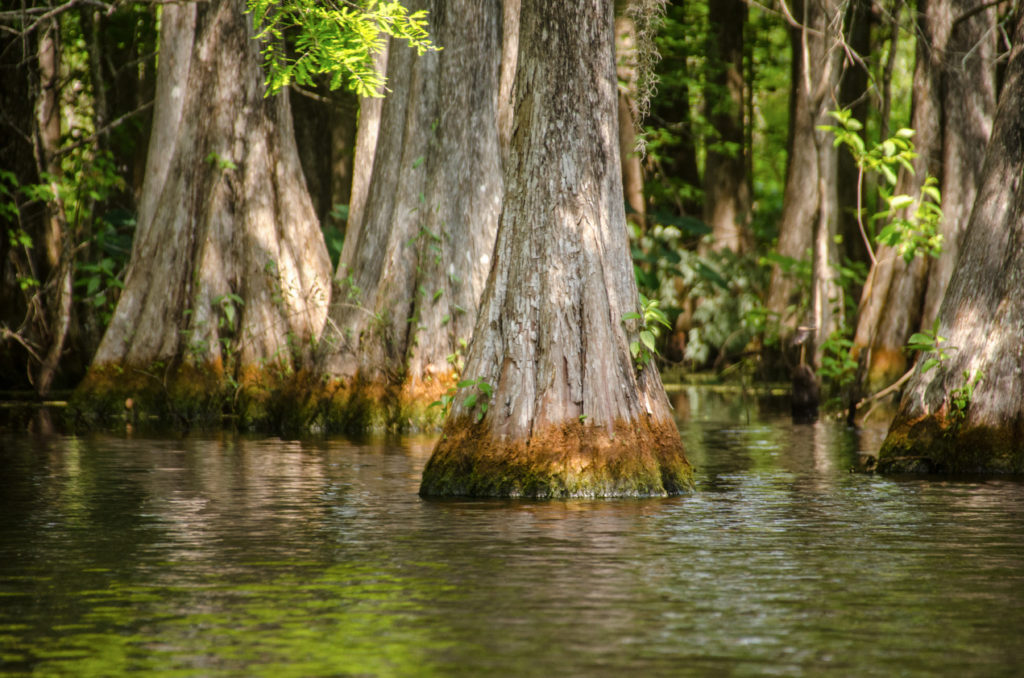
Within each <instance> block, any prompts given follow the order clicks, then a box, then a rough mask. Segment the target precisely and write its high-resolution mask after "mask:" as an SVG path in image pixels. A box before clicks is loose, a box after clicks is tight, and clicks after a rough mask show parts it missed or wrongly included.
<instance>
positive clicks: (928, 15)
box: [854, 0, 995, 393]
mask: <svg viewBox="0 0 1024 678" xmlns="http://www.w3.org/2000/svg"><path fill="white" fill-rule="evenodd" d="M982 4H984V0H971V1H970V2H953V1H952V0H927V1H923V0H922V1H921V2H919V3H918V12H919V14H918V31H917V35H918V46H917V64H916V67H915V69H914V94H913V97H914V98H913V103H912V113H911V127H912V128H913V129H914V130H916V132H917V134H916V135H915V146H916V151H917V154H918V157H917V158H915V159H914V161H913V164H914V172H913V173H910V172H901V173H900V179H899V182H898V184H897V186H896V193H897V194H906V195H911V196H915V197H916V196H918V195H919V193H920V190H921V186H922V185H923V184H924V181H925V179H926V178H927V177H928V176H929V175H932V176H935V177H937V178H938V179H939V182H940V189H941V191H942V209H943V218H942V221H941V222H940V232H941V233H942V235H943V250H944V252H943V254H942V255H941V257H940V259H939V261H937V262H932V261H930V260H929V259H927V258H926V257H924V256H918V257H917V258H915V259H914V260H912V261H910V262H909V263H908V262H906V261H905V260H904V259H903V258H902V257H901V256H899V254H898V253H897V252H896V251H895V250H894V249H893V248H890V247H885V246H883V247H880V248H879V249H878V252H877V253H876V260H877V264H876V265H875V266H874V267H873V268H872V270H871V272H870V273H869V275H868V280H867V282H866V283H865V285H864V292H863V294H862V297H861V306H860V314H859V319H858V324H857V331H856V334H855V336H854V357H855V358H857V359H858V360H859V361H860V362H861V364H862V367H861V369H862V389H863V390H864V391H865V392H868V393H873V392H876V391H878V390H880V389H882V388H884V387H885V386H887V385H889V384H891V383H893V382H894V381H896V380H897V379H898V378H899V377H900V376H901V375H902V374H904V373H905V372H906V369H907V364H908V363H907V361H908V357H907V354H906V352H905V349H904V347H905V345H906V343H907V340H908V339H909V338H910V335H911V334H913V333H914V332H916V331H917V330H918V329H920V328H922V327H924V328H930V327H931V325H932V322H933V321H934V319H935V317H936V313H937V307H938V304H939V301H940V300H941V298H942V295H943V293H944V292H945V288H946V285H947V284H948V281H949V277H950V275H951V271H952V268H953V266H954V262H955V261H956V258H957V255H958V253H959V241H960V239H961V237H962V234H963V231H964V227H965V225H966V223H967V219H968V217H969V216H970V209H971V205H972V204H973V202H974V197H975V195H976V193H977V186H978V181H979V175H980V171H981V164H982V158H983V149H984V148H985V144H986V142H987V139H988V135H989V133H990V130H991V120H992V113H993V111H994V109H995V73H994V70H993V68H992V60H993V56H994V54H993V52H994V47H995V46H994V43H993V40H992V39H991V37H987V36H990V35H993V34H994V32H992V31H990V29H991V27H992V26H993V25H994V10H988V11H986V12H981V13H979V14H977V15H975V16H973V17H972V18H970V19H968V20H965V21H963V22H959V23H958V24H957V25H956V27H955V29H954V21H955V20H956V18H957V16H959V15H960V14H961V13H963V12H967V11H971V10H972V9H974V8H976V7H979V6H981V5H982ZM908 209H910V210H914V209H916V204H915V205H912V206H911V207H910V208H908ZM926 289H930V292H929V294H930V297H929V298H928V299H927V301H926V298H925V293H926ZM926 306H927V307H928V309H929V311H928V313H927V314H925V307H926Z"/></svg>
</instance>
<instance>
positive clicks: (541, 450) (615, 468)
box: [420, 420, 693, 499]
mask: <svg viewBox="0 0 1024 678" xmlns="http://www.w3.org/2000/svg"><path fill="white" fill-rule="evenodd" d="M459 424H460V426H458V430H457V431H455V432H454V433H451V434H449V435H448V436H446V437H445V438H443V439H442V440H441V441H440V442H439V443H438V446H437V448H436V449H435V451H434V454H433V456H432V457H431V458H430V461H429V462H428V463H427V466H426V468H425V469H424V471H423V480H422V483H421V485H420V495H421V496H424V497H528V498H537V499H547V498H571V497H579V498H591V497H664V496H670V495H677V494H682V493H685V492H689V491H691V490H692V489H693V471H692V469H691V467H690V464H689V462H688V461H687V460H686V456H685V455H684V453H683V447H682V444H681V443H680V441H679V437H678V432H676V431H674V430H673V431H666V432H664V435H659V428H661V427H658V426H651V427H642V428H639V429H631V428H628V427H626V426H623V425H619V426H616V427H615V432H614V434H609V433H608V431H607V430H605V429H604V428H598V427H584V426H582V425H571V424H567V425H565V426H562V427H552V428H551V429H549V430H548V431H544V432H541V433H539V434H538V433H536V432H535V433H534V435H533V436H532V437H531V438H530V439H529V440H514V441H503V440H498V439H496V438H495V437H494V436H493V435H491V434H490V433H489V432H486V431H483V430H479V428H478V427H475V426H472V425H471V424H469V423H468V422H467V421H465V420H463V421H461V422H459ZM450 428H454V427H450Z"/></svg>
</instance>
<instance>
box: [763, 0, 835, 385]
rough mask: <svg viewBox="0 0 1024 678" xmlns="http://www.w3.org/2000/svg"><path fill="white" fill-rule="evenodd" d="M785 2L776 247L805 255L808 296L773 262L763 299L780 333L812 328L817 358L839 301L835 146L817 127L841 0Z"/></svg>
mask: <svg viewBox="0 0 1024 678" xmlns="http://www.w3.org/2000/svg"><path fill="white" fill-rule="evenodd" d="M792 7H793V12H794V16H795V17H796V18H798V19H799V20H800V22H801V28H793V29H791V30H790V41H791V45H792V51H793V81H792V88H793V91H792V94H791V99H790V101H791V105H790V111H791V113H790V125H791V130H790V142H789V147H790V153H789V158H788V160H787V172H786V188H785V193H784V195H783V205H782V217H781V220H780V224H779V244H778V249H777V251H778V253H779V254H780V255H782V256H783V257H787V258H789V259H794V260H803V261H807V259H808V255H810V260H811V264H812V279H811V289H810V290H809V291H807V292H809V298H808V296H805V294H807V292H805V291H803V290H801V288H800V286H799V285H798V280H797V279H796V278H795V277H794V276H792V275H789V274H787V273H786V272H784V271H783V270H782V269H781V268H780V267H779V266H776V267H775V268H774V269H773V270H772V277H771V282H770V285H769V290H768V300H767V306H768V309H769V310H770V311H772V312H773V313H775V314H776V315H777V316H778V318H779V321H780V325H781V330H782V333H783V334H784V335H787V334H789V333H791V332H792V330H793V329H794V328H795V327H796V325H797V324H798V323H799V322H801V321H803V322H805V323H807V324H808V325H811V326H813V327H814V328H815V333H814V346H815V351H814V352H813V355H814V364H815V365H818V364H819V363H820V359H821V347H822V344H823V343H824V341H825V340H826V339H827V338H828V337H829V335H830V334H831V333H832V332H833V331H834V330H835V329H837V327H839V325H840V324H841V318H842V315H841V314H842V307H843V303H842V289H841V288H840V287H839V285H838V284H837V281H836V275H835V270H834V267H835V265H836V263H837V261H838V250H837V248H836V244H835V235H836V233H837V230H838V224H839V213H838V194H837V189H836V174H837V171H838V154H837V152H836V149H835V148H834V147H833V145H832V140H831V137H830V136H829V135H828V134H827V133H826V132H823V131H821V130H820V129H818V126H819V125H825V124H829V123H830V122H831V119H830V118H829V117H828V112H829V110H831V109H832V108H834V107H835V105H836V104H835V102H836V100H837V99H838V96H839V92H838V88H839V82H840V75H841V53H842V50H841V49H840V48H839V45H840V40H841V39H842V34H841V29H842V3H841V2H839V0H806V1H805V2H802V3H801V2H795V3H793V5H792ZM837 311H838V312H837Z"/></svg>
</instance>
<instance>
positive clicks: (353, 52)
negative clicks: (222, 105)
mask: <svg viewBox="0 0 1024 678" xmlns="http://www.w3.org/2000/svg"><path fill="white" fill-rule="evenodd" d="M248 11H249V12H250V13H251V14H252V16H253V22H254V24H255V25H256V27H257V28H256V29H257V38H258V39H260V40H262V41H263V57H264V66H265V68H266V71H267V80H266V85H267V94H268V95H270V94H275V93H276V92H278V91H279V90H280V89H281V88H282V87H287V86H288V85H290V84H291V83H292V82H295V83H297V84H299V85H304V86H312V85H313V84H314V77H316V76H326V77H327V79H328V80H327V82H328V84H329V86H330V88H331V89H332V90H333V89H337V88H338V87H340V86H341V85H342V84H345V85H346V86H347V87H348V88H349V89H351V90H352V91H354V92H355V93H356V94H358V95H359V96H363V97H380V96H383V93H384V86H385V78H384V75H383V74H381V73H379V72H378V71H377V69H376V68H375V67H374V63H373V55H374V54H379V53H380V52H381V51H383V49H384V46H385V44H386V40H387V39H388V37H392V38H398V39H400V40H405V41H406V42H408V43H409V46H410V47H414V48H415V49H416V52H417V53H418V54H423V53H425V52H427V51H431V50H438V49H440V47H438V46H436V45H434V44H433V42H431V40H430V36H429V35H428V33H427V13H426V11H423V10H419V11H415V12H410V11H409V10H408V9H406V8H405V7H404V6H403V5H402V4H401V3H400V2H396V1H394V0H248Z"/></svg>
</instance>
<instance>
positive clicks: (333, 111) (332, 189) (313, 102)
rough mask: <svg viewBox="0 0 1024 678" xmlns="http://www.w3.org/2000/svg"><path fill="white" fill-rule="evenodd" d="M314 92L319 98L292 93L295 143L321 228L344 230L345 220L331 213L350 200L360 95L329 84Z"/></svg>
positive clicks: (347, 203)
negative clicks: (330, 88)
mask: <svg viewBox="0 0 1024 678" xmlns="http://www.w3.org/2000/svg"><path fill="white" fill-rule="evenodd" d="M312 94H314V95H316V97H317V98H313V97H312V96H307V95H304V94H302V93H298V94H296V93H295V92H294V91H293V92H292V93H290V98H291V104H292V115H293V116H294V118H295V144H296V146H297V147H298V150H299V159H300V160H301V162H302V173H303V176H305V178H306V187H307V189H308V190H309V197H310V199H311V200H312V201H313V210H314V211H315V212H316V215H317V219H319V221H320V226H321V228H324V229H328V228H330V227H335V228H340V229H341V230H343V229H344V221H345V220H343V219H335V218H334V217H332V216H331V213H332V212H333V211H334V208H335V206H336V205H349V204H350V201H351V195H352V169H353V159H354V150H355V143H356V123H357V121H358V119H359V97H357V96H356V95H355V94H354V93H352V92H350V91H348V90H343V89H337V90H334V91H333V92H332V91H330V90H329V89H328V88H327V87H318V88H317V91H316V92H314V93H312Z"/></svg>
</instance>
